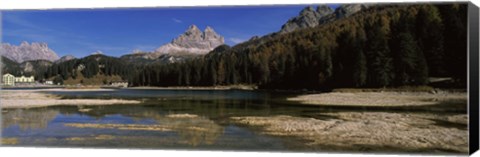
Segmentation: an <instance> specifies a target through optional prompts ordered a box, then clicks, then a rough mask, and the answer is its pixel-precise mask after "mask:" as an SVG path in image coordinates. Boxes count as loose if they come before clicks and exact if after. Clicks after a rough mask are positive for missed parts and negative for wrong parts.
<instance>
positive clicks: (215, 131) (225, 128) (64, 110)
mask: <svg viewBox="0 0 480 157" xmlns="http://www.w3.org/2000/svg"><path fill="white" fill-rule="evenodd" d="M50 93H51V94H56V95H60V96H62V97H63V98H64V99H69V98H97V99H110V98H123V99H135V100H141V101H142V103H141V104H135V105H107V106H82V104H78V106H54V107H42V108H31V109H3V110H2V138H5V139H11V141H10V142H9V143H3V144H6V145H22V146H55V147H72V146H75V147H77V146H78V147H95V148H98V147H105V148H155V149H159V148H160V149H209V150H257V151H263V150H265V151H272V150H273V151H312V150H315V151H316V150H321V149H322V148H320V149H319V148H312V147H311V146H308V145H305V141H304V140H301V139H299V138H295V137H285V136H282V137H279V136H270V135H266V134H262V133H261V132H260V131H259V129H257V128H254V127H249V126H242V125H238V124H235V123H233V122H231V121H230V120H229V118H230V117H238V116H263V117H268V116H275V115H289V116H298V117H311V118H317V119H331V118H335V117H333V116H319V113H322V112H338V111H358V112H362V111H382V112H385V111H388V112H413V111H415V112H444V113H445V114H457V113H462V112H463V113H464V112H465V110H466V109H464V108H462V107H461V106H462V105H464V104H462V103H454V102H452V103H450V104H447V105H438V106H433V107H432V106H420V107H414V108H365V107H328V106H327V107H319V106H309V105H300V104H298V103H297V102H287V101H285V98H286V97H287V96H292V95H295V93H275V92H262V91H243V90H158V89H119V90H113V91H95V92H91V91H78V92H67V91H65V92H50ZM459 106H460V107H459ZM439 125H444V126H446V127H464V126H458V124H449V123H439ZM327 150H328V149H327Z"/></svg>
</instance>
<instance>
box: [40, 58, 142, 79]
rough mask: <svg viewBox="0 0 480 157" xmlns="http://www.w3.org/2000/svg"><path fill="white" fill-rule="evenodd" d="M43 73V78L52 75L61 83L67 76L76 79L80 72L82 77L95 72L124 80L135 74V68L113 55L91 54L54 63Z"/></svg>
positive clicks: (92, 74)
mask: <svg viewBox="0 0 480 157" xmlns="http://www.w3.org/2000/svg"><path fill="white" fill-rule="evenodd" d="M44 74H45V78H52V77H54V82H55V83H62V82H63V80H66V79H68V78H72V79H76V78H77V77H78V75H80V74H81V75H82V76H83V77H84V78H91V77H93V76H95V75H97V74H102V75H107V76H113V75H118V76H121V77H122V78H123V79H125V80H130V79H131V77H132V76H134V74H135V68H134V66H132V65H131V64H129V63H126V62H124V61H122V60H120V59H118V58H115V57H109V56H105V55H91V56H88V57H85V58H82V59H72V60H68V61H65V62H61V63H55V64H53V65H52V66H50V67H49V68H48V69H47V70H46V72H45V73H44Z"/></svg>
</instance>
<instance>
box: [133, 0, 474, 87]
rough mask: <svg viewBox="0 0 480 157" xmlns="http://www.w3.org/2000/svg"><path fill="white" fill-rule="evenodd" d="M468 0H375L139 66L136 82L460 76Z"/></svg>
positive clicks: (411, 81)
mask: <svg viewBox="0 0 480 157" xmlns="http://www.w3.org/2000/svg"><path fill="white" fill-rule="evenodd" d="M466 20H467V5H466V4H460V5H459V4H438V5H399V6H374V7H371V8H369V9H367V10H364V11H361V12H358V13H356V14H354V15H352V16H350V17H348V18H343V19H340V20H337V21H334V22H331V23H327V24H324V25H320V26H317V27H314V28H307V29H302V30H298V31H294V32H291V33H285V34H276V35H273V36H269V37H267V38H264V39H257V40H256V41H250V42H246V43H243V44H240V45H237V46H234V47H232V48H230V47H228V46H220V47H218V48H216V49H215V50H214V51H212V52H210V53H209V54H207V55H205V56H204V57H201V58H198V59H194V60H189V61H186V62H183V63H173V64H167V65H163V64H151V65H143V66H139V67H137V68H136V69H138V70H139V71H138V72H135V73H133V74H135V75H134V77H133V78H130V82H131V83H133V85H136V86H213V85H231V84H256V85H259V86H260V87H262V88H283V89H303V88H305V89H331V88H338V87H395V86H404V85H425V84H427V83H428V78H429V77H452V78H454V80H455V83H456V86H465V85H466V77H467V66H466V52H467V30H466V28H467V27H466V24H467V21H466Z"/></svg>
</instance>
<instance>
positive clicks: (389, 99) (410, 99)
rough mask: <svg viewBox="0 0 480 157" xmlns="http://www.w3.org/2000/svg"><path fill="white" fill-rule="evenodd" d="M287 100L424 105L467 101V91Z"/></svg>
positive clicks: (330, 95) (309, 96)
mask: <svg viewBox="0 0 480 157" xmlns="http://www.w3.org/2000/svg"><path fill="white" fill-rule="evenodd" d="M287 100H289V101H298V102H300V103H302V104H309V105H329V106H377V107H382V106H423V105H436V104H439V103H441V102H444V101H465V103H466V102H467V93H437V94H432V93H427V92H350V93H346V92H331V93H321V94H306V95H300V96H297V97H291V98H287Z"/></svg>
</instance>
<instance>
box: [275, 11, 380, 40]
mask: <svg viewBox="0 0 480 157" xmlns="http://www.w3.org/2000/svg"><path fill="white" fill-rule="evenodd" d="M371 5H372V4H343V5H341V6H339V7H338V8H337V9H335V10H333V9H332V8H330V7H329V6H327V5H319V6H318V7H317V9H316V10H314V8H313V7H312V6H308V7H306V8H304V9H303V10H301V11H300V13H299V15H298V16H296V17H293V18H291V19H290V20H288V21H287V23H285V24H284V25H283V26H282V29H281V30H280V33H288V32H292V31H294V30H298V29H303V28H309V27H315V26H318V25H321V24H325V23H328V22H331V21H335V20H337V19H340V18H343V17H347V16H350V15H353V14H354V13H356V12H358V11H361V10H364V9H367V8H369V7H370V6H371Z"/></svg>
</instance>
